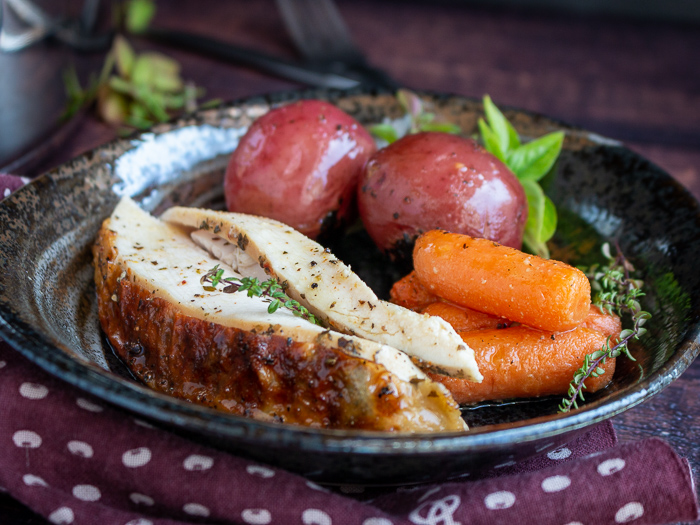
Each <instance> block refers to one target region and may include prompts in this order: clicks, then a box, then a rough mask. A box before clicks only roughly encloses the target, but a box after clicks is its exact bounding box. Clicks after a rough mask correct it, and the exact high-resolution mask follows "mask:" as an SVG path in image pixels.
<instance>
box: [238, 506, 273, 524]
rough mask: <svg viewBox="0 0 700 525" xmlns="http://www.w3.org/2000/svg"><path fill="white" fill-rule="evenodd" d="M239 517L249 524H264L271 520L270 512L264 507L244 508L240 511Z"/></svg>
mask: <svg viewBox="0 0 700 525" xmlns="http://www.w3.org/2000/svg"><path fill="white" fill-rule="evenodd" d="M241 518H243V521H245V522H246V523H250V524H251V525H266V524H267V523H270V522H271V521H272V514H270V511H269V510H265V509H245V510H244V511H243V512H241Z"/></svg>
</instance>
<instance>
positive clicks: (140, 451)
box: [122, 447, 151, 468]
mask: <svg viewBox="0 0 700 525" xmlns="http://www.w3.org/2000/svg"><path fill="white" fill-rule="evenodd" d="M149 461H151V451H150V450H149V449H147V448H146V447H140V448H135V449H132V450H127V451H126V452H124V454H122V463H124V466H125V467H129V468H137V467H143V466H144V465H145V464H146V463H148V462H149Z"/></svg>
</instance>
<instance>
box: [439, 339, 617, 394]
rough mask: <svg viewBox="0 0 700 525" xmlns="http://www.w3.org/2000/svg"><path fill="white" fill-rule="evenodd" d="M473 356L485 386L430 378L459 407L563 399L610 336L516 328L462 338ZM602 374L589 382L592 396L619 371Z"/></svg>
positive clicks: (610, 365)
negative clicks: (588, 359) (514, 400)
mask: <svg viewBox="0 0 700 525" xmlns="http://www.w3.org/2000/svg"><path fill="white" fill-rule="evenodd" d="M460 335H461V336H462V339H463V340H464V342H465V343H467V344H468V345H469V346H470V347H471V348H472V349H473V350H474V355H475V357H476V362H477V364H478V365H479V371H480V372H481V373H482V374H483V376H484V380H483V381H482V382H481V383H474V382H471V381H466V380H463V379H455V378H452V377H447V376H443V375H438V374H432V373H431V374H429V375H430V376H431V377H432V378H433V379H434V380H436V381H440V382H441V383H442V384H444V385H445V386H446V387H447V389H448V390H449V391H450V392H451V393H452V397H454V399H455V401H456V402H457V403H459V404H470V403H478V402H481V401H489V400H503V399H512V398H522V397H538V396H547V395H565V394H566V392H567V391H568V388H569V383H570V381H571V378H572V377H573V376H574V373H575V372H576V371H577V370H578V369H579V368H580V367H581V366H582V364H583V360H584V357H585V356H586V354H590V353H592V352H595V351H596V350H599V349H600V348H601V347H602V346H603V345H604V344H605V341H606V336H605V335H604V334H602V333H601V332H597V331H595V330H591V329H590V328H583V327H579V328H576V329H574V330H570V331H568V332H560V333H552V332H543V331H540V330H534V329H532V328H528V327H525V326H514V327H510V328H504V329H502V330H477V331H472V332H462V333H460ZM602 368H603V369H604V370H605V373H604V374H601V375H600V376H599V377H595V378H594V377H590V378H588V379H587V380H586V382H585V385H586V387H587V390H586V391H588V392H595V391H597V390H600V389H601V388H604V387H605V386H606V385H607V384H608V383H609V382H610V379H611V378H612V375H613V373H614V371H615V360H614V359H609V360H607V361H606V362H605V364H604V365H603V366H602Z"/></svg>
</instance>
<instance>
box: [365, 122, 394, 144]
mask: <svg viewBox="0 0 700 525" xmlns="http://www.w3.org/2000/svg"><path fill="white" fill-rule="evenodd" d="M369 132H370V133H371V134H372V135H374V136H375V137H379V138H380V139H382V140H385V141H387V142H388V143H389V144H391V143H392V142H396V141H397V140H399V134H398V133H397V132H396V128H394V126H392V125H391V124H375V125H374V126H370V128H369Z"/></svg>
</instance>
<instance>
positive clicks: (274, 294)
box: [199, 264, 323, 326]
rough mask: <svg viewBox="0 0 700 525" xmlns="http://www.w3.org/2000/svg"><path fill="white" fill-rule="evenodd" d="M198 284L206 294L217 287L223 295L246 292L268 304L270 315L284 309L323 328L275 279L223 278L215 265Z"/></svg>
mask: <svg viewBox="0 0 700 525" xmlns="http://www.w3.org/2000/svg"><path fill="white" fill-rule="evenodd" d="M199 282H200V283H201V284H202V287H203V288H204V289H205V290H206V291H208V292H213V291H216V290H217V289H218V288H217V287H218V286H219V285H223V289H222V291H223V292H224V293H234V292H246V294H247V295H248V297H262V298H263V299H265V300H266V301H267V302H268V303H269V304H268V306H267V312H268V313H270V314H273V313H275V312H276V311H277V310H279V309H280V308H286V309H287V310H290V311H291V312H292V313H293V314H294V315H295V316H296V317H301V318H302V319H306V320H307V321H309V322H310V323H313V324H317V325H319V326H323V324H322V323H321V321H320V319H318V318H317V317H316V316H315V315H313V314H312V313H311V312H309V310H308V309H307V308H306V307H304V306H303V305H301V304H300V303H299V301H295V300H294V299H292V298H291V297H289V296H288V295H287V294H286V293H285V292H284V287H283V286H282V285H281V284H280V283H279V281H278V280H277V279H275V278H270V279H268V280H267V281H263V282H260V280H259V279H258V278H257V277H242V278H238V277H224V270H223V268H219V265H218V264H217V265H216V266H214V267H213V268H212V269H210V270H209V271H207V273H205V274H204V275H203V276H202V278H201V279H200V280H199Z"/></svg>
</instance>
